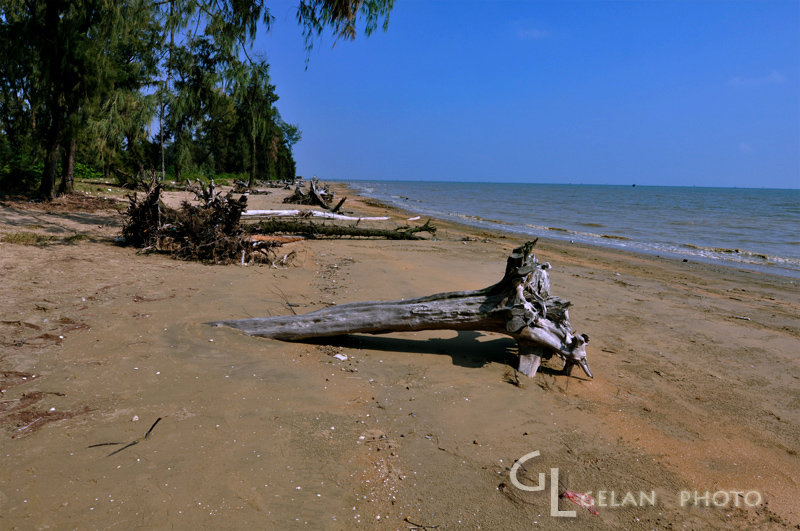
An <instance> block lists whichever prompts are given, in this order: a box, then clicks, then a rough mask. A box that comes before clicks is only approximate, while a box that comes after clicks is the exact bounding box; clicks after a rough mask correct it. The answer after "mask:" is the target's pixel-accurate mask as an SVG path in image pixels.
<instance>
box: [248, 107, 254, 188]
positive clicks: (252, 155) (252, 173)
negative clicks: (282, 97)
mask: <svg viewBox="0 0 800 531" xmlns="http://www.w3.org/2000/svg"><path fill="white" fill-rule="evenodd" d="M253 122H255V120H253ZM252 128H253V132H252V133H250V182H248V183H247V187H248V188H252V187H254V186H255V185H256V134H255V123H253V124H252Z"/></svg>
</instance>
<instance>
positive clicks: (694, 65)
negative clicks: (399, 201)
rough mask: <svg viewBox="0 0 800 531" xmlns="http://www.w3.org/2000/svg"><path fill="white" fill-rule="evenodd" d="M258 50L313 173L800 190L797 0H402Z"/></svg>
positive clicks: (301, 161)
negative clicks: (353, 33) (384, 25)
mask: <svg viewBox="0 0 800 531" xmlns="http://www.w3.org/2000/svg"><path fill="white" fill-rule="evenodd" d="M268 5H270V9H271V12H272V14H273V16H274V17H275V23H274V24H273V27H272V30H271V31H270V32H269V33H266V32H262V35H260V36H259V38H258V39H257V41H256V44H255V50H256V51H257V52H258V53H260V54H262V55H263V56H264V57H265V58H266V59H267V60H268V61H269V62H270V63H271V65H272V66H271V75H272V79H273V83H275V84H276V85H277V92H278V95H279V96H280V98H281V99H280V101H279V102H278V108H279V110H280V112H281V114H282V115H283V118H284V119H285V120H286V121H288V122H290V123H293V124H296V125H298V126H299V127H300V129H301V130H302V132H303V140H302V141H301V142H300V143H298V144H297V145H296V146H295V158H296V160H297V163H298V173H299V174H300V175H303V176H306V177H310V176H312V175H317V176H319V177H320V178H321V179H323V180H324V179H329V180H338V179H368V180H383V179H399V180H447V181H498V182H540V183H575V184H582V183H583V184H631V183H637V184H642V185H646V184H652V185H685V186H739V187H753V186H755V187H772V188H776V187H777V188H800V1H797V0H786V1H780V2H768V1H758V2H756V1H748V2H734V1H708V2H700V1H682V2H667V1H636V2H634V1H628V2H601V1H592V2H577V1H558V2H550V1H540V2H534V1H528V2H524V1H519V2H506V1H490V0H485V1H482V2H471V1H466V0H463V1H462V0H458V1H456V0H451V1H438V2H437V1H422V0H397V1H396V5H395V8H394V10H393V11H392V13H391V17H390V22H389V29H388V31H387V32H385V33H384V32H382V31H380V30H379V31H377V32H375V33H374V34H373V35H372V36H371V37H369V38H366V37H364V36H360V37H359V38H358V39H357V40H356V41H354V42H350V41H340V42H338V43H336V45H335V46H332V44H333V39H332V38H331V37H330V36H326V37H323V38H322V39H321V40H319V41H317V42H316V45H315V48H314V49H313V51H312V52H311V55H310V60H309V62H308V65H307V68H306V61H305V58H306V54H305V50H304V42H303V38H302V35H301V32H300V28H299V27H298V26H297V23H296V20H295V3H294V2H290V1H285V2H284V1H275V2H269V3H268Z"/></svg>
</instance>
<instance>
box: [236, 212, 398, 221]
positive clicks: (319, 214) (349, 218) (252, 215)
mask: <svg viewBox="0 0 800 531" xmlns="http://www.w3.org/2000/svg"><path fill="white" fill-rule="evenodd" d="M242 217H243V218H248V217H249V218H255V217H267V218H280V217H313V218H325V219H338V220H342V221H385V220H387V219H389V218H388V217H387V216H379V217H355V216H345V215H343V214H334V213H333V212H321V211H319V210H245V211H244V212H242Z"/></svg>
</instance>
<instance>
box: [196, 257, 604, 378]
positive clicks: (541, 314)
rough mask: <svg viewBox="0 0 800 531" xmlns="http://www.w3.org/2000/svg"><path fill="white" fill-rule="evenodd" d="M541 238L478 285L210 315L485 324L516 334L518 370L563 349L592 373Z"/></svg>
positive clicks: (532, 368)
mask: <svg viewBox="0 0 800 531" xmlns="http://www.w3.org/2000/svg"><path fill="white" fill-rule="evenodd" d="M535 244H536V241H532V242H528V243H526V244H525V245H523V246H522V247H518V248H516V249H514V251H513V252H512V253H511V255H510V256H509V257H508V261H507V264H506V273H505V275H504V276H503V278H502V279H501V280H500V282H498V283H497V284H494V285H493V286H489V287H488V288H484V289H480V290H475V291H452V292H448V293H439V294H437V295H430V296H428V297H420V298H417V299H409V300H400V301H384V302H356V303H350V304H341V305H337V306H331V307H329V308H323V309H321V310H317V311H314V312H311V313H307V314H304V315H287V316H281V317H257V318H253V319H239V320H230V321H216V322H212V323H208V324H211V325H216V326H230V327H233V328H238V329H239V330H241V331H243V332H244V333H246V334H248V335H256V336H263V337H271V338H275V339H281V340H285V341H298V340H303V339H308V338H315V337H326V336H337V335H343V334H354V333H370V334H381V333H388V332H412V331H418V330H441V329H448V330H483V331H487V332H497V333H501V334H506V335H509V336H511V337H513V338H514V339H516V341H517V345H518V347H519V372H521V373H523V374H525V375H527V376H530V377H533V376H534V375H535V374H536V371H537V370H538V369H539V365H540V364H541V361H542V359H543V358H544V359H547V358H550V357H552V356H553V355H557V356H558V357H560V358H561V359H562V360H564V369H563V370H564V372H565V373H566V374H568V375H569V374H570V373H571V372H572V368H573V367H574V366H575V365H578V366H579V367H581V368H582V369H583V371H584V372H585V373H586V375H587V376H589V377H590V378H591V377H593V376H592V372H591V371H590V370H589V366H588V364H587V363H586V343H587V342H588V341H589V338H588V336H586V335H585V334H580V335H579V334H575V333H574V332H573V331H572V326H571V325H570V322H569V313H568V311H567V308H568V307H569V305H570V303H569V301H566V300H564V299H561V298H559V297H555V296H552V295H550V280H549V277H548V273H547V270H548V269H550V264H549V263H543V264H540V263H539V262H538V261H537V260H536V257H535V256H534V254H533V247H534V245H535Z"/></svg>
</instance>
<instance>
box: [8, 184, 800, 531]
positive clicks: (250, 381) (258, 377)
mask: <svg viewBox="0 0 800 531" xmlns="http://www.w3.org/2000/svg"><path fill="white" fill-rule="evenodd" d="M280 195H281V194H280V193H278V192H276V193H275V194H271V195H269V196H266V197H253V198H252V199H251V204H250V205H251V208H282V205H281V206H278V205H279V199H280V198H279V196H280ZM348 195H350V198H349V199H348V201H347V203H346V204H345V210H353V211H356V212H359V213H363V214H365V215H375V214H377V213H381V214H383V213H387V212H388V213H389V215H390V216H392V221H390V222H382V223H383V225H382V226H386V227H393V226H395V225H396V224H398V223H404V221H403V220H404V218H405V217H407V216H409V215H410V214H407V213H403V212H399V211H396V210H389V209H387V208H384V207H381V206H379V205H375V204H373V203H372V202H370V201H366V202H365V201H362V200H360V199H358V198H356V197H353V196H352V194H348ZM179 199H180V194H174V195H173V196H172V197H171V198H170V200H171V201H174V202H177V201H179ZM423 221H424V219H423V220H420V221H418V222H415V223H421V222H423ZM119 222H120V216H119V215H118V214H116V213H114V212H108V211H102V210H101V211H97V212H72V213H58V212H44V211H41V210H38V209H37V208H36V207H35V206H34V205H25V206H22V205H19V204H11V203H7V204H6V205H5V206H0V233H10V232H16V231H21V230H25V231H32V232H37V233H41V234H50V235H53V236H55V237H57V238H58V239H56V240H53V241H52V242H51V243H50V244H49V245H46V246H31V245H19V244H13V243H5V242H4V243H0V271H2V279H3V281H2V283H0V321H2V323H0V342H1V343H0V384H2V385H0V387H2V388H3V389H4V392H3V393H2V396H0V457H2V459H3V466H2V467H0V527H2V528H3V529H39V528H48V527H49V528H58V529H61V528H113V527H116V528H124V529H127V528H132V527H142V528H178V529H189V528H248V527H257V528H264V529H294V528H297V529H299V528H309V529H320V528H324V529H352V528H358V527H363V528H377V529H408V528H410V527H413V526H414V525H415V524H416V525H419V526H423V525H424V526H429V527H432V526H439V527H438V529H461V528H478V527H480V528H484V529H530V528H536V527H542V528H571V529H587V528H597V529H610V528H628V529H652V528H693V529H699V528H712V527H713V528H730V529H734V528H736V529H739V528H747V527H751V528H755V527H759V528H763V527H766V528H775V529H782V528H796V527H797V526H798V525H800V509H798V506H797V503H796V496H797V493H798V492H800V488H799V487H798V479H797V478H800V459H798V451H800V442H799V441H800V361H799V358H798V356H799V355H798V353H800V288H798V285H797V282H796V281H794V280H792V279H788V278H784V277H777V276H775V277H773V276H767V275H762V274H758V273H753V272H748V271H740V270H736V269H731V268H722V267H718V266H713V265H707V264H701V263H693V262H687V263H684V262H680V261H675V260H669V259H662V258H657V257H650V256H643V255H636V254H630V253H625V252H620V251H616V250H608V249H601V248H594V247H589V246H582V245H571V244H568V243H564V242H556V241H540V242H539V244H538V246H537V249H538V251H537V256H538V257H539V259H540V261H549V262H550V263H551V264H552V266H553V269H552V270H551V274H550V279H551V284H552V288H551V291H552V293H553V294H555V295H559V296H561V297H564V298H566V299H569V300H571V301H572V303H573V306H572V308H571V310H570V316H571V319H572V324H573V326H574V328H575V329H576V330H577V331H578V332H581V333H587V334H588V335H589V337H590V343H589V345H588V349H587V350H588V353H589V354H588V359H589V364H590V366H591V368H592V370H593V371H594V375H595V378H594V380H588V379H586V378H583V377H572V378H567V377H565V376H563V375H561V374H560V373H559V372H558V371H557V370H556V367H555V364H553V365H552V366H548V367H544V368H543V369H542V370H541V371H540V373H539V374H538V375H537V376H536V378H535V379H533V380H527V379H524V377H523V380H522V385H521V386H520V387H518V386H515V385H513V384H511V383H509V382H508V380H509V378H511V379H513V369H512V368H513V366H514V364H515V356H516V354H515V346H514V342H513V341H511V340H510V339H509V338H506V337H504V336H500V335H495V334H488V333H481V332H474V333H472V332H461V333H456V332H448V331H436V332H418V333H405V334H402V333H397V334H388V335H380V336H368V335H354V336H348V337H345V338H338V339H330V340H320V341H317V342H315V343H283V342H279V341H275V340H271V339H264V338H258V337H248V336H245V335H243V334H241V333H239V332H238V331H236V330H231V329H225V328H211V327H209V326H207V325H205V324H203V323H205V322H207V321H211V320H219V319H233V318H245V317H255V316H266V315H283V314H287V313H291V312H292V311H296V312H298V313H302V312H307V311H311V310H314V309H317V308H321V307H323V306H326V305H330V304H334V303H343V302H355V301H362V300H380V299H387V300H388V299H400V298H409V297H415V296H421V295H427V294H431V293H436V292H441V291H450V290H467V289H477V288H481V287H485V286H488V285H490V284H492V283H494V282H495V281H497V280H499V278H500V277H501V276H502V272H503V270H504V266H505V258H506V256H507V254H508V253H509V251H510V250H511V249H512V248H513V247H515V246H516V245H518V244H519V243H520V242H521V240H519V239H515V238H514V237H511V236H505V235H502V234H496V233H487V232H485V231H481V230H479V229H470V228H467V227H462V226H457V225H453V224H449V223H444V222H440V223H439V226H440V227H441V228H440V230H439V232H438V233H437V235H436V240H435V241H433V240H427V241H414V242H393V241H378V240H355V239H353V240H317V241H301V242H295V243H291V244H287V245H286V246H285V247H284V249H286V252H288V251H289V250H294V251H296V253H297V254H296V259H295V260H294V263H293V264H292V265H291V266H289V267H283V268H270V267H267V266H248V267H242V266H240V265H230V266H210V265H201V264H196V263H189V262H181V261H177V260H172V259H170V258H168V257H165V256H158V255H137V254H136V251H135V250H133V249H130V248H124V247H119V246H117V245H115V244H114V243H113V238H114V236H116V235H117V234H118V232H119ZM376 224H379V222H376ZM73 234H85V235H87V238H85V239H75V240H72V241H69V242H67V241H66V240H65V239H64V238H65V237H67V236H70V235H73ZM335 354H343V355H345V356H347V358H348V359H347V360H346V361H341V360H339V359H336V358H334V357H333V355H335ZM578 372H579V371H576V374H577V373H578ZM34 375H35V377H34ZM158 418H161V419H162V420H161V421H160V422H159V423H158V424H157V425H156V426H155V427H154V428H153V430H152V432H151V433H150V436H149V437H148V438H147V439H145V438H144V435H145V433H146V432H147V430H148V429H149V428H150V427H151V425H152V424H153V423H154V422H155V421H156V419H158ZM37 419H38V420H37ZM31 423H33V424H31ZM133 441H138V442H137V444H135V445H133V446H130V447H128V448H126V449H124V450H123V451H121V452H119V453H117V454H115V455H111V456H109V455H108V454H110V453H112V452H113V451H115V450H117V449H119V448H121V447H122V446H124V445H125V444H128V443H130V442H133ZM106 442H114V443H123V444H119V445H108V446H96V447H92V448H89V446H91V445H95V444H99V443H106ZM535 450H538V451H539V452H540V455H539V456H538V457H536V458H532V459H530V460H528V461H526V462H525V463H524V470H523V471H522V472H521V473H520V474H519V479H520V480H521V481H522V482H523V483H527V484H535V483H536V482H537V476H538V473H540V472H546V473H547V477H546V482H547V488H546V489H545V490H544V491H542V492H525V491H522V490H519V489H517V488H516V487H515V486H514V485H513V483H512V481H511V478H510V475H509V469H510V468H511V466H512V465H513V463H514V461H515V460H516V459H519V458H522V457H523V456H525V455H526V454H529V453H530V452H533V451H535ZM552 468H558V474H559V478H558V479H559V482H560V484H561V488H560V489H559V490H564V489H567V490H570V491H575V492H589V491H591V492H592V494H593V496H594V497H595V499H596V501H597V502H598V503H597V505H598V507H597V510H598V513H599V514H598V515H596V516H595V515H592V514H590V513H589V512H588V511H587V510H586V509H584V508H581V507H579V506H578V505H575V504H573V503H570V502H569V501H567V500H560V501H558V509H559V510H561V511H568V510H574V511H576V517H575V518H563V517H554V516H551V506H550V505H551V496H550V482H551V479H552V475H551V473H550V470H551V469H552ZM612 491H613V495H612ZM706 491H708V492H709V494H710V496H709V498H708V505H710V506H709V507H707V506H706V502H705V498H703V496H704V495H705V493H706ZM731 491H738V492H740V493H741V494H734V495H731V494H729V493H730V492H731ZM682 492H685V493H686V494H684V498H686V496H687V495H688V499H684V500H683V503H681V502H682V499H681V493H682ZM720 492H722V493H723V494H719V493H720ZM627 493H631V494H632V497H629V498H626V494H627ZM640 493H644V494H645V495H646V496H645V497H644V498H642V497H641V496H640ZM653 493H655V495H654V498H655V503H654V504H651V503H650V501H649V500H650V498H651V497H652V496H653ZM715 493H717V494H716V496H714V494H715ZM725 493H728V494H725ZM695 494H696V496H695ZM756 495H757V497H758V500H757V499H756ZM632 498H635V499H634V501H635V502H636V503H631V499H632ZM726 498H727V499H726ZM755 501H759V503H757V504H755V503H753V502H755ZM639 502H641V503H639ZM723 502H724V503H723ZM750 505H753V506H750Z"/></svg>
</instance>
